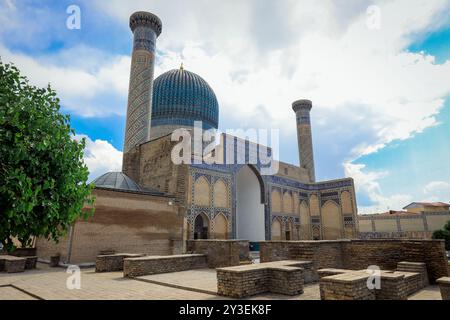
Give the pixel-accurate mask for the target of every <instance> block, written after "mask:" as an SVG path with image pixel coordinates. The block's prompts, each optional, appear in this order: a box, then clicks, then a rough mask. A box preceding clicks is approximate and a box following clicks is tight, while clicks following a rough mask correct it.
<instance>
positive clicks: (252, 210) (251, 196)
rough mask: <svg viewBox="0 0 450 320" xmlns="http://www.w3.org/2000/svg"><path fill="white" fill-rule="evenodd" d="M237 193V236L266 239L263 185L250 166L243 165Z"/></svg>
mask: <svg viewBox="0 0 450 320" xmlns="http://www.w3.org/2000/svg"><path fill="white" fill-rule="evenodd" d="M236 193H237V195H236V198H237V203H236V221H237V224H236V229H237V238H238V239H245V240H249V241H250V242H257V241H263V240H265V239H266V236H265V220H264V203H261V200H262V199H261V185H260V182H259V180H258V177H257V176H256V174H255V172H253V171H252V169H250V167H249V166H244V167H242V168H241V170H239V172H238V174H237V177H236Z"/></svg>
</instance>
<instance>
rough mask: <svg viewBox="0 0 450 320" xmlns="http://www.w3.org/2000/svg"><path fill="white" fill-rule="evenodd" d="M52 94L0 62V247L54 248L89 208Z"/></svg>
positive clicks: (79, 148) (74, 144) (69, 134)
mask: <svg viewBox="0 0 450 320" xmlns="http://www.w3.org/2000/svg"><path fill="white" fill-rule="evenodd" d="M59 109H60V104H59V99H58V98H57V96H56V92H55V91H54V90H53V89H51V87H50V85H49V86H48V87H47V88H38V87H35V86H32V85H30V84H29V82H28V80H27V79H26V77H23V76H21V75H20V72H19V70H18V69H17V68H16V67H15V66H14V65H11V64H4V63H3V62H2V61H1V60H0V241H1V243H2V244H3V246H4V248H6V250H8V251H12V250H14V249H15V247H14V244H13V239H14V238H15V239H18V240H19V241H20V242H21V245H22V246H24V247H25V246H29V245H30V244H31V241H32V238H33V237H34V236H38V237H44V238H46V239H48V240H53V241H55V242H57V241H58V239H59V238H60V237H61V236H63V235H65V234H66V232H67V230H68V229H69V227H70V226H71V225H72V224H73V223H74V222H75V220H77V219H78V218H80V217H82V218H85V219H87V218H88V217H89V216H90V215H91V214H92V213H93V209H89V210H83V207H84V206H85V204H87V205H88V207H92V206H91V205H92V204H93V201H94V199H93V197H92V196H91V191H92V188H93V186H92V185H90V184H88V183H87V180H88V175H89V172H88V169H87V167H86V165H85V164H84V162H83V150H84V147H85V141H84V140H82V141H75V140H74V139H73V137H74V131H73V130H72V129H71V127H70V118H69V116H68V115H62V114H61V113H60V112H59Z"/></svg>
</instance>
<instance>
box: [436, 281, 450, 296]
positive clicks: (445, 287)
mask: <svg viewBox="0 0 450 320" xmlns="http://www.w3.org/2000/svg"><path fill="white" fill-rule="evenodd" d="M437 283H438V284H439V289H440V290H441V296H442V300H450V277H442V278H439V279H438V280H437Z"/></svg>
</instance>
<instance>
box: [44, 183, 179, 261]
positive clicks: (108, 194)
mask: <svg viewBox="0 0 450 320" xmlns="http://www.w3.org/2000/svg"><path fill="white" fill-rule="evenodd" d="M94 195H95V197H96V204H95V213H94V216H93V217H91V218H90V219H89V220H88V221H84V220H78V221H77V222H76V223H75V225H74V227H73V235H72V242H70V235H68V236H66V237H64V238H62V239H61V240H60V242H59V243H58V244H55V243H53V242H49V241H46V240H45V239H37V241H36V247H37V255H38V257H39V258H43V259H45V260H50V256H52V255H54V254H56V253H60V254H61V261H63V262H70V263H93V262H95V259H96V257H97V255H99V254H100V252H101V251H108V250H111V251H114V252H127V253H145V254H149V255H169V254H173V253H178V252H179V251H180V244H181V243H182V234H183V233H182V230H183V215H182V214H180V213H178V210H177V208H176V206H171V205H169V200H170V199H169V198H166V197H156V196H149V195H142V194H132V193H125V192H116V191H107V190H99V189H95V190H94ZM70 243H71V245H70ZM69 258H70V261H69Z"/></svg>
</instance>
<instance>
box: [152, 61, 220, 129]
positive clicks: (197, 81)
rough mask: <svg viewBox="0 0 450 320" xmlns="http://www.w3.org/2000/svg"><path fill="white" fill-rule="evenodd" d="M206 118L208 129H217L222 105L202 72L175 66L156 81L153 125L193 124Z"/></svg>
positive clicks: (205, 122)
mask: <svg viewBox="0 0 450 320" xmlns="http://www.w3.org/2000/svg"><path fill="white" fill-rule="evenodd" d="M200 120H201V121H203V127H204V128H206V129H209V128H217V127H218V124H219V104H218V103H217V98H216V95H215V94H214V91H213V90H212V89H211V87H210V86H209V85H208V83H207V82H206V81H205V80H204V79H203V78H202V77H200V76H199V75H197V74H195V73H193V72H189V71H186V70H184V69H183V68H180V69H174V70H170V71H167V72H166V73H163V74H162V75H160V76H159V77H158V78H156V79H155V80H154V82H153V103H152V127H155V126H160V125H177V126H193V125H194V121H200Z"/></svg>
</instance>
